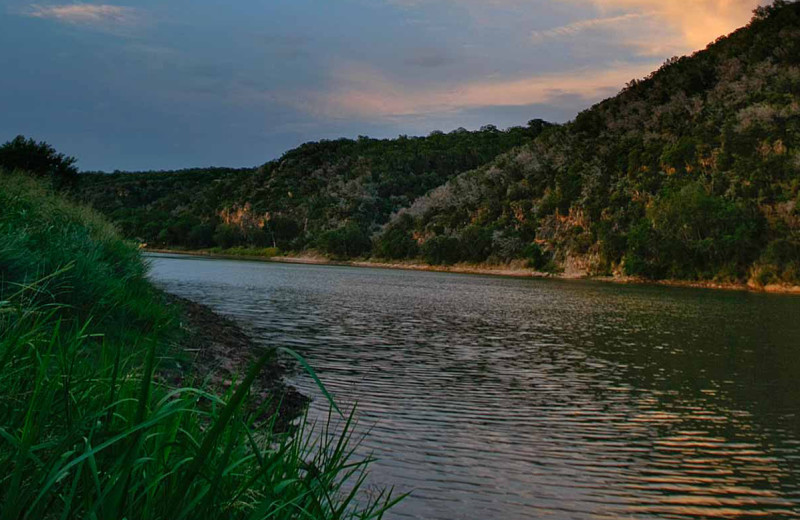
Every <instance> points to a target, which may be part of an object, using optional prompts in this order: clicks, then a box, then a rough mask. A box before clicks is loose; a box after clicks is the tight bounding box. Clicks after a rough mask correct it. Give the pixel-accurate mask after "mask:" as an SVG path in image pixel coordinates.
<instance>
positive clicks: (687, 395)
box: [152, 256, 800, 520]
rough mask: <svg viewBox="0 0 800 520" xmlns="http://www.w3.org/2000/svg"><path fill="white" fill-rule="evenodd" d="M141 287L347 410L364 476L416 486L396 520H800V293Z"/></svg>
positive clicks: (376, 285) (442, 281) (369, 275)
mask: <svg viewBox="0 0 800 520" xmlns="http://www.w3.org/2000/svg"><path fill="white" fill-rule="evenodd" d="M152 276H153V278H154V279H155V280H157V281H158V282H159V283H161V284H163V285H164V286H165V287H166V288H167V289H168V290H170V291H173V292H175V293H177V294H180V295H183V296H186V297H189V298H193V299H196V300H198V301H201V302H204V303H207V304H209V305H211V306H212V307H214V308H215V309H217V310H219V311H221V312H223V313H225V314H228V315H231V316H233V317H235V318H237V319H238V320H239V321H240V322H241V323H243V324H244V325H245V326H246V327H247V328H248V329H249V330H251V331H252V332H254V333H255V334H256V335H257V336H258V337H259V338H261V340H262V341H264V342H266V343H270V344H273V345H286V346H290V347H292V348H294V349H296V350H298V351H299V352H300V353H302V354H303V355H304V356H305V357H306V358H307V359H308V360H309V361H310V363H311V364H312V365H313V366H314V367H315V368H316V369H317V370H318V373H319V375H320V377H321V378H322V379H323V381H324V382H325V383H326V385H327V386H328V388H329V389H330V390H331V392H332V393H333V394H334V395H335V396H336V397H337V400H340V401H342V402H344V403H352V402H354V401H357V402H358V407H359V408H358V409H359V414H358V417H359V420H360V427H362V428H372V434H371V435H369V436H368V437H367V438H366V440H365V442H364V445H363V446H362V451H363V452H365V453H366V452H370V451H371V452H374V454H375V455H376V456H377V457H379V458H380V460H379V462H377V463H376V464H375V465H374V468H373V473H372V474H373V478H372V482H373V483H375V484H376V485H394V486H395V487H396V489H398V490H400V491H413V494H412V496H411V497H410V498H408V499H407V500H406V501H405V502H403V503H402V504H401V505H400V506H398V508H397V509H396V510H395V512H394V513H393V515H392V518H430V519H448V520H450V519H461V518H470V519H525V518H559V519H561V518H563V519H567V518H569V519H584V518H604V517H608V518H619V517H625V518H697V517H703V518H705V517H722V518H751V517H756V516H764V517H770V518H795V517H800V298H798V297H791V296H769V295H759V294H748V293H738V292H721V291H706V290H693V289H677V288H663V287H640V286H620V285H613V284H604V283H592V282H564V281H549V280H523V279H503V278H495V277H485V276H466V275H450V274H440V273H425V272H406V271H389V270H377V269H355V268H345V267H327V266H326V267H323V266H301V265H282V264H271V263H255V262H237V261H225V260H207V259H186V258H174V257H172V258H171V257H165V256H157V257H155V256H154V257H153V258H152ZM295 383H296V384H297V385H298V386H299V387H300V388H301V389H302V390H303V391H304V392H306V393H308V394H311V395H317V392H316V391H315V389H314V387H313V384H312V383H311V382H310V381H309V380H308V379H307V378H306V377H304V376H297V378H296V380H295ZM325 410H326V407H325V403H324V402H323V400H322V399H316V401H315V403H314V405H313V406H312V412H311V413H312V415H313V414H317V415H318V416H319V415H321V414H324V412H325Z"/></svg>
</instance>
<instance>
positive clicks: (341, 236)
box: [317, 223, 372, 258]
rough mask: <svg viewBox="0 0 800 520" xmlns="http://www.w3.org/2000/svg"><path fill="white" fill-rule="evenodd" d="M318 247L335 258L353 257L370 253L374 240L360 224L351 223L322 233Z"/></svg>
mask: <svg viewBox="0 0 800 520" xmlns="http://www.w3.org/2000/svg"><path fill="white" fill-rule="evenodd" d="M317 247H318V248H319V250H320V251H322V252H323V253H325V254H328V255H331V256H333V257H335V258H353V257H356V256H361V255H364V254H366V253H368V252H369V251H370V249H372V241H371V240H370V239H369V236H368V235H367V234H366V233H365V232H364V231H363V230H362V229H361V228H360V227H358V225H356V224H352V223H351V224H347V225H346V226H343V227H340V228H339V229H334V230H331V231H326V232H324V233H322V235H320V237H319V238H318V239H317Z"/></svg>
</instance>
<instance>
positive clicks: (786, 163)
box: [376, 1, 800, 283]
mask: <svg viewBox="0 0 800 520" xmlns="http://www.w3.org/2000/svg"><path fill="white" fill-rule="evenodd" d="M799 146H800V4H798V3H787V2H783V1H780V2H776V3H775V4H774V5H772V6H770V7H766V8H759V9H758V10H757V11H756V13H755V16H754V18H753V20H752V21H751V23H750V24H749V25H748V26H747V27H745V28H742V29H740V30H738V31H736V32H734V33H733V34H731V35H730V36H728V37H725V38H721V39H719V40H718V41H716V42H715V43H713V44H711V45H709V47H708V48H707V49H705V50H703V51H700V52H697V53H695V54H694V55H692V56H689V57H683V58H673V59H671V60H669V61H667V63H665V64H664V66H663V67H662V68H661V69H660V70H658V71H657V72H654V73H653V74H651V75H650V76H648V77H647V78H645V79H643V80H641V81H633V82H631V83H630V84H629V85H628V86H627V87H626V88H625V89H624V90H623V91H622V92H621V93H620V94H619V95H618V96H616V97H614V98H611V99H608V100H606V101H603V102H601V103H599V104H597V105H595V106H594V107H592V108H590V109H588V110H586V111H584V112H582V113H581V114H580V115H579V116H578V117H577V118H576V119H575V120H574V121H573V122H571V123H569V124H567V125H564V126H558V127H551V128H548V129H547V130H546V131H544V132H543V133H542V134H541V135H540V136H539V137H538V138H537V139H536V140H535V141H533V142H532V143H530V144H528V145H525V146H522V147H519V148H517V149H515V150H513V151H511V152H509V153H507V154H504V155H502V156H500V157H498V158H497V159H495V160H493V161H492V162H490V163H488V164H487V165H485V166H483V167H481V168H479V169H476V170H473V171H470V172H467V173H464V174H462V175H460V176H458V177H456V178H454V179H452V180H450V181H448V182H447V183H445V184H444V185H442V186H440V187H437V188H435V189H434V190H432V191H431V192H429V193H428V194H427V195H425V196H424V197H421V198H420V199H418V200H416V201H415V202H414V204H413V205H412V206H411V207H410V208H409V209H407V210H402V211H400V212H398V214H396V215H394V216H393V218H392V220H391V222H390V224H388V225H387V226H386V227H385V230H384V231H383V233H382V235H381V236H380V237H379V238H378V240H377V241H376V251H377V252H378V253H380V254H381V255H382V256H385V257H393V258H404V257H412V256H418V255H420V256H422V257H423V258H424V259H425V260H426V261H427V262H429V263H453V262H459V261H469V262H484V261H487V260H488V261H493V260H496V261H506V260H510V259H514V258H527V259H528V260H529V262H530V264H531V265H532V266H533V267H537V268H540V269H545V268H547V269H562V268H566V269H570V270H578V271H584V272H587V273H611V272H624V273H627V274H630V275H638V276H644V277H649V278H680V279H718V280H726V281H744V280H747V279H754V280H756V281H758V282H760V283H770V282H788V283H797V282H798V281H800V148H799Z"/></svg>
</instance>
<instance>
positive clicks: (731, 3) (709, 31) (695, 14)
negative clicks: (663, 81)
mask: <svg viewBox="0 0 800 520" xmlns="http://www.w3.org/2000/svg"><path fill="white" fill-rule="evenodd" d="M562 1H567V2H579V3H584V4H585V3H591V4H593V5H594V6H595V7H597V8H598V9H599V10H600V12H601V13H616V14H617V15H619V13H623V14H622V16H624V15H632V14H640V15H648V17H649V21H648V23H646V24H644V25H642V26H641V27H639V29H638V31H636V33H637V34H636V35H635V36H634V38H632V39H631V40H629V41H637V42H639V43H640V44H641V43H643V41H644V40H646V39H647V38H646V34H647V31H649V30H651V29H658V28H659V25H662V26H663V25H664V24H666V25H668V26H669V27H670V28H671V29H672V31H673V41H672V42H671V43H672V44H673V45H675V46H679V47H681V48H682V49H683V51H684V52H685V51H689V50H696V49H701V48H704V47H705V46H706V45H707V44H708V43H710V42H712V41H714V40H715V39H717V38H718V37H720V36H723V35H725V34H728V33H730V32H731V31H733V30H735V29H737V28H738V27H741V26H742V25H745V24H746V23H747V22H748V21H749V20H750V18H751V16H752V11H753V9H755V8H756V7H758V5H759V1H758V0H562ZM621 36H622V37H623V38H625V36H626V35H624V34H623V35H621ZM652 40H653V39H652V38H651V42H650V44H649V46H651V47H653V48H657V47H658V46H659V45H658V42H654V41H652Z"/></svg>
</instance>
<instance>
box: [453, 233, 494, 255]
mask: <svg viewBox="0 0 800 520" xmlns="http://www.w3.org/2000/svg"><path fill="white" fill-rule="evenodd" d="M458 240H459V244H460V247H459V249H460V255H459V256H460V260H461V261H464V262H483V261H484V260H486V258H487V257H488V256H489V255H490V254H491V252H492V231H491V230H490V229H486V228H482V227H480V226H468V227H466V228H464V229H463V230H462V231H461V233H460V234H459V237H458Z"/></svg>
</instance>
